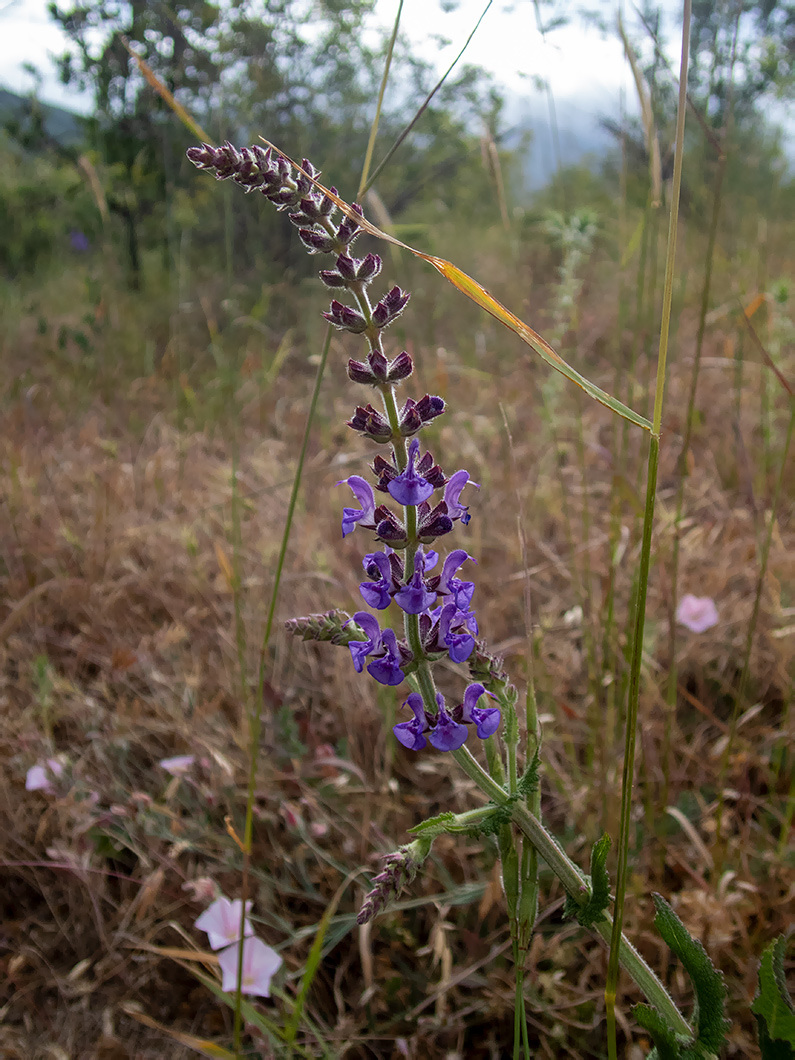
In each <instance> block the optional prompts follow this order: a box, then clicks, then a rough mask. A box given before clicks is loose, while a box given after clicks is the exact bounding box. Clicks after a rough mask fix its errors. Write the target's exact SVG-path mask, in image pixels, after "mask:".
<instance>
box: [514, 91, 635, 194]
mask: <svg viewBox="0 0 795 1060" xmlns="http://www.w3.org/2000/svg"><path fill="white" fill-rule="evenodd" d="M612 102H613V101H612V100H611V99H609V98H608V97H598V98H590V97H589V98H582V99H581V98H579V97H573V98H570V99H556V100H555V116H556V119H557V127H558V141H559V144H560V156H561V161H562V163H563V165H564V166H570V165H575V164H576V163H578V162H582V161H586V160H589V159H590V160H593V161H598V160H599V159H602V158H604V156H605V155H606V154H607V153H608V152H609V151H611V150H612V149H614V148H615V146H616V141H615V139H614V137H613V136H611V135H610V133H609V132H608V131H607V129H605V128H604V126H603V125H602V124H601V123H600V120H599V119H600V118H601V117H602V116H603V115H609V116H613V115H612V113H611V111H612ZM506 113H507V116H508V120H509V121H510V122H511V123H512V125H513V134H512V135H511V136H510V137H509V138H508V140H507V143H506V146H507V147H511V146H516V145H517V144H518V143H519V141H520V139H521V136H522V134H523V133H527V132H530V133H532V140H531V142H530V147H529V149H528V151H527V153H526V155H525V157H524V165H523V169H524V174H525V182H526V186H527V188H528V189H529V190H531V191H536V190H537V189H539V188H542V187H544V186H545V185H546V184H548V183H549V181H550V180H551V179H552V177H553V176H554V174H555V171H556V169H557V160H556V158H555V150H554V147H553V139H552V132H551V129H550V120H549V108H548V105H547V101H546V97H545V96H542V95H540V94H538V95H535V96H532V97H525V98H520V97H518V96H511V97H509V98H508V100H507V106H506Z"/></svg>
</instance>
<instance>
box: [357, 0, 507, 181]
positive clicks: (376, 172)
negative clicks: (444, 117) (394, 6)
mask: <svg viewBox="0 0 795 1060" xmlns="http://www.w3.org/2000/svg"><path fill="white" fill-rule="evenodd" d="M493 2H494V0H488V3H487V4H486V6H485V7H484V9H483V13H482V14H481V16H480V18H479V19H478V20H477V22H476V23H475V28H474V29H473V30H472V32H471V33H470V34H469V36H468V37H467V39H466V43H465V44H464V47H463V48H462V49H461V51H460V52H459V53H458V55H456V57H455V59H453V61H452V62H451V63H450V65H449V66H448V68H447V70H445V72H444V73H443V74H442V76H441V77H440V78H439V80H438V81H437V82H436V84H435V85H434V86H433V88H432V89H431V91H430V92H429V93H428V95H427V96H426V97H425V99H424V100H423V102H422V103H421V104H420V106H419V107H418V108H417V113H416V114H415V115H414V117H413V118H412V119H411V121H410V122H409V123H408V125H407V126H406V127H405V129H403V131H402V132H401V133H400V135H399V136H398V138H397V139H396V140H395V142H394V143H393V144H392V146H391V147H390V148H389V150H388V151H387V153H386V154H385V155H384V157H383V158H382V159H381V161H380V162H379V163H378V165H377V166H376V167H375V169H374V170H373V173H372V175H371V176H370V177H369V178H368V179H365V177H366V174H363V175H362V183H361V185H360V186H359V195H360V196H361V195H364V194H366V193H367V192H368V191H369V190H370V188H372V186H373V184H375V182H376V180H378V178H379V176H380V175H381V173H382V172H383V170H384V169H385V167H386V166H387V164H388V163H389V161H390V159H391V158H392V156H393V155H394V153H395V151H397V149H398V148H399V147H400V145H401V144H402V143H403V141H404V140H405V139H406V137H407V136H408V135H409V133H410V132H411V130H412V129H413V128H414V126H415V125H416V124H417V122H418V121H419V120H420V118H421V117H422V115H423V114H424V113H425V110H426V108H427V107H428V104H429V103H430V102H431V100H432V99H433V97H434V96H435V95H436V93H437V92H438V91H439V89H440V88H441V87H442V85H443V84H444V83H445V81H446V80H447V78H448V77H449V76H450V74H451V73H452V71H453V67H454V66H455V65H456V63H457V62H458V60H459V59H460V58H461V56H462V55H463V54H464V52H465V51H466V50H467V48H468V47H469V42H470V41H471V40H472V38H473V37H474V36H475V34H476V33H477V31H478V27H479V26H480V23H481V22H482V21H483V19H484V18H485V17H486V12H487V11H488V10H489V8H490V7H491V5H492V3H493ZM402 6H403V4H402V0H401V8H402ZM399 17H400V12H398V18H399Z"/></svg>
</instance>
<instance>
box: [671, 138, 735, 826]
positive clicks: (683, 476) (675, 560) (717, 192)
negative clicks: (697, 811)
mask: <svg viewBox="0 0 795 1060" xmlns="http://www.w3.org/2000/svg"><path fill="white" fill-rule="evenodd" d="M725 174H726V156H725V155H723V154H721V156H720V158H719V159H718V168H717V170H716V173H715V184H714V187H713V191H712V215H711V217H710V222H709V234H708V236H707V252H706V258H705V262H704V281H703V284H702V287H701V306H700V309H699V316H698V332H697V334H696V349H695V354H694V356H693V370H692V372H691V375H690V389H689V392H688V396H687V413H686V416H685V430H684V436H683V438H682V449H681V452H680V454H679V469H678V470H679V484H678V486H677V491H676V514H675V516H674V541H673V552H672V555H671V591H670V599H669V602H668V667H669V669H668V689H667V696H666V708H667V709H666V712H665V725H664V731H663V750H662V772H663V783H662V793H661V799H660V803H659V806H658V811H659V812H660V813H664V812H665V807H666V806H667V805H668V792H669V790H670V772H671V733H672V728H673V718H674V716H675V713H676V685H677V680H678V668H677V665H676V608H677V603H678V599H679V551H680V549H679V546H680V530H679V528H680V526H681V524H682V516H683V514H684V500H685V484H686V482H687V477H688V467H687V457H688V454H689V452H690V443H691V440H692V437H693V418H694V416H695V411H696V391H697V389H698V377H699V372H700V369H701V354H702V351H703V349H704V335H705V333H706V329H707V312H708V310H709V303H710V294H711V290H712V269H713V265H714V261H715V244H716V241H717V236H718V220H719V218H720V208H721V202H722V193H723V178H724V176H725Z"/></svg>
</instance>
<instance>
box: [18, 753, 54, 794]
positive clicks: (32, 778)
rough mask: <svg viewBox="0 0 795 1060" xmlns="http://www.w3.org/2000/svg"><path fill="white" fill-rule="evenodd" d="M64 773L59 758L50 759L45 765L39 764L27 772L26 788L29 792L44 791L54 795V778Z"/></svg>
mask: <svg viewBox="0 0 795 1060" xmlns="http://www.w3.org/2000/svg"><path fill="white" fill-rule="evenodd" d="M62 773H63V766H62V765H61V763H60V762H59V761H58V759H57V758H48V759H47V761H46V762H45V763H44V764H42V763H41V762H38V763H37V764H36V765H35V766H31V767H30V769H29V770H28V771H27V774H26V775H25V788H26V790H27V791H43V792H45V793H46V794H47V795H53V794H55V786H54V784H53V782H52V778H53V777H60V776H61V774H62Z"/></svg>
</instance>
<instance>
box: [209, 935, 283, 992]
mask: <svg viewBox="0 0 795 1060" xmlns="http://www.w3.org/2000/svg"><path fill="white" fill-rule="evenodd" d="M238 956H239V954H238V947H237V946H230V947H229V949H226V950H224V952H223V953H221V954H219V955H218V965H219V967H220V969H221V971H222V973H223V980H222V982H221V989H222V990H226V991H227V993H233V992H235V991H236V990H237V964H238ZM281 965H282V959H281V957H280V956H279V954H278V953H276V951H275V950H272V949H271V948H270V946H266V945H265V943H264V942H263V941H262V939H258V938H248V939H246V941H245V942H244V943H243V969H242V971H243V987H242V993H244V994H254V995H256V996H257V997H270V996H271V979H272V978H273V976H274V975H275V974H276V972H277V971H278V970H279V968H281Z"/></svg>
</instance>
